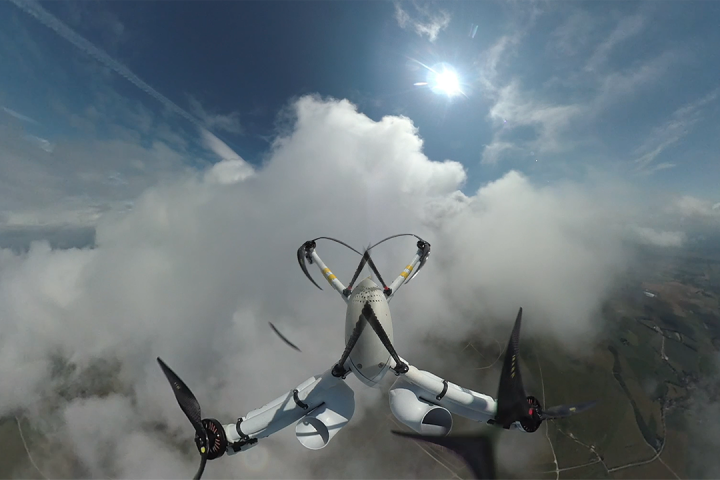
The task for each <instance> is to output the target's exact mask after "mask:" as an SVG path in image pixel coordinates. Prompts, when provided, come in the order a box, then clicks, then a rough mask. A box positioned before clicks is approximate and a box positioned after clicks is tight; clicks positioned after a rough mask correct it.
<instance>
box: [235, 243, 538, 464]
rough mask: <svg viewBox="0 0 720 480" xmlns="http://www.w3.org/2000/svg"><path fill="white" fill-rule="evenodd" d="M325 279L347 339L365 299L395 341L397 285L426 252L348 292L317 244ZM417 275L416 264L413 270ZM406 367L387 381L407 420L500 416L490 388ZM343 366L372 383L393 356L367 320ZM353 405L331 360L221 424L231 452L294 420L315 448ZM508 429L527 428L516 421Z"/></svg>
mask: <svg viewBox="0 0 720 480" xmlns="http://www.w3.org/2000/svg"><path fill="white" fill-rule="evenodd" d="M309 255H310V256H311V258H312V263H314V264H316V265H317V266H318V268H319V269H320V271H321V272H322V274H323V276H324V277H325V279H326V280H327V282H328V283H329V284H330V285H331V286H332V287H333V288H334V289H335V290H336V291H337V292H338V293H340V294H341V296H342V298H343V300H344V301H345V302H346V304H347V310H346V316H345V345H348V342H349V340H350V337H351V336H352V335H353V331H354V330H355V328H356V325H357V324H358V321H359V320H360V318H361V317H362V316H363V313H362V310H363V307H364V306H365V305H366V303H369V304H370V306H371V307H372V310H373V313H374V314H375V316H376V317H377V319H378V321H379V323H380V325H381V326H382V328H383V330H384V331H385V333H386V334H387V337H388V339H389V340H390V342H391V343H392V341H393V324H392V318H391V315H390V307H389V301H390V300H391V299H392V298H393V296H394V295H395V293H396V292H397V290H398V289H399V288H400V287H401V286H402V285H403V284H404V283H407V281H408V278H412V277H410V274H411V272H412V271H413V270H414V269H416V268H417V266H418V264H419V263H420V261H421V252H420V251H418V253H417V254H416V255H415V257H414V258H413V261H412V262H411V263H410V264H409V265H408V266H407V267H405V269H404V270H403V271H402V272H401V273H400V275H399V276H398V277H397V279H396V280H395V281H394V282H393V283H392V284H391V285H390V286H389V295H387V296H386V294H385V292H384V291H383V289H381V288H380V287H379V286H378V285H377V284H375V282H373V281H372V279H371V278H370V277H368V278H366V279H364V280H362V281H361V282H360V283H359V284H358V285H357V286H356V287H355V288H354V289H353V291H352V292H351V294H350V295H349V296H346V295H345V294H344V292H345V291H346V289H345V286H344V285H343V284H342V283H341V282H340V281H339V280H338V279H337V277H336V276H335V275H333V274H332V272H331V271H330V269H329V268H327V267H326V266H325V264H324V263H323V262H322V260H321V259H320V257H319V256H318V255H317V253H316V252H315V251H314V250H313V251H312V252H311V253H310V254H309ZM416 275H417V272H416ZM399 359H400V361H401V362H404V363H405V364H407V365H408V371H407V372H405V373H401V374H397V373H396V372H395V370H392V372H393V374H394V375H397V376H398V378H397V380H396V381H395V383H394V384H393V386H392V387H391V388H390V409H391V411H392V413H393V415H394V416H395V417H396V418H397V419H398V420H399V421H400V422H402V423H403V424H404V425H406V426H408V427H409V428H411V429H413V430H414V431H416V432H418V433H423V434H430V435H447V434H448V433H449V432H450V430H451V428H452V414H453V413H454V414H456V415H460V416H463V417H466V418H468V419H471V420H474V421H477V422H482V423H486V422H488V420H490V419H492V418H493V417H494V416H495V413H496V410H497V404H496V401H495V399H493V398H492V397H491V396H489V395H485V394H482V393H478V392H475V391H472V390H469V389H467V388H463V387H461V386H459V385H456V384H454V383H451V382H448V381H447V380H444V379H442V378H440V377H438V376H436V375H434V374H432V373H430V372H427V371H423V370H419V369H417V368H416V367H414V366H412V365H411V364H410V363H409V362H407V361H406V360H405V359H403V358H401V357H399ZM341 366H342V367H344V370H346V371H347V372H348V373H350V372H351V373H353V374H354V375H355V376H356V377H357V378H358V379H359V380H360V381H361V382H362V383H364V384H365V385H367V386H369V387H375V386H377V385H378V384H379V383H380V382H381V381H382V380H383V378H384V377H385V375H386V374H387V373H388V371H391V369H394V368H395V367H396V362H395V360H394V359H393V357H392V355H391V354H390V352H389V351H388V349H387V348H386V347H385V345H384V344H383V342H382V341H381V340H380V337H379V336H378V335H377V333H376V332H375V331H374V330H373V328H371V327H370V326H369V325H366V326H365V327H364V329H363V330H362V333H360V335H359V337H358V339H357V342H356V343H355V346H354V348H352V350H351V352H350V354H349V356H348V357H347V360H346V361H345V363H344V365H341ZM354 411H355V399H354V392H353V390H352V388H350V387H349V386H348V385H347V383H345V380H344V376H342V377H338V376H336V375H333V369H332V368H330V369H328V370H326V371H325V372H323V373H322V374H320V375H315V376H313V377H310V378H308V379H307V380H306V381H304V382H302V383H301V384H300V385H298V386H297V387H296V388H295V389H293V390H291V391H289V392H286V393H285V394H283V395H281V396H279V397H278V398H276V399H275V400H273V401H272V402H270V403H268V404H266V405H264V406H263V407H261V408H258V409H256V410H253V411H251V412H249V413H248V414H247V415H245V416H244V417H241V418H240V419H238V422H237V423H231V424H227V425H225V426H224V430H225V434H226V437H227V440H228V442H229V446H228V449H227V453H228V454H230V455H232V454H234V453H237V452H240V451H244V450H247V449H249V448H251V447H253V446H254V445H256V444H257V439H260V438H264V437H268V436H270V435H272V434H273V433H275V432H278V431H279V430H282V429H284V428H286V427H288V426H290V425H291V424H292V423H295V422H297V424H296V427H295V435H296V437H297V439H298V441H300V443H301V444H302V445H303V446H305V447H306V448H309V449H311V450H317V449H321V448H324V447H325V446H326V445H327V444H328V443H329V441H330V440H331V439H332V438H333V437H334V436H335V434H336V433H337V432H338V431H340V430H341V429H342V428H343V427H344V426H345V425H347V423H348V422H349V421H350V420H351V418H352V416H353V414H354ZM510 428H511V429H518V430H520V431H524V429H523V428H522V427H521V425H520V423H519V422H515V423H513V424H512V425H511V426H510Z"/></svg>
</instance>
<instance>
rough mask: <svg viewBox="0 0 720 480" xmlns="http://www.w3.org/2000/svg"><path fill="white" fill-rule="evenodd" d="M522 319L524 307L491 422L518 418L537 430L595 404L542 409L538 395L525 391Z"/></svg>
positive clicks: (509, 348) (512, 337)
mask: <svg viewBox="0 0 720 480" xmlns="http://www.w3.org/2000/svg"><path fill="white" fill-rule="evenodd" d="M521 322H522V308H520V310H519V311H518V314H517V318H516V319H515V326H514V327H513V330H512V334H511V335H510V341H509V342H508V346H507V350H506V351H505V361H504V362H503V367H502V372H501V373H500V385H499V387H498V396H497V412H496V414H495V418H494V419H492V420H490V421H488V423H490V424H495V425H498V426H501V427H503V428H505V429H508V428H510V425H512V424H513V423H515V422H516V421H519V422H520V425H521V426H522V428H523V429H524V430H525V431H527V432H534V431H535V430H537V429H538V428H539V427H540V424H541V423H542V422H543V421H544V420H555V419H558V418H565V417H569V416H571V415H574V414H576V413H580V412H584V411H585V410H587V409H589V408H591V407H593V406H595V404H596V403H597V402H596V401H592V402H585V403H576V404H571V405H558V406H555V407H550V408H548V409H546V410H543V408H542V405H540V402H539V401H538V399H537V398H535V397H533V396H528V395H526V394H525V389H524V388H523V384H522V376H521V375H520V368H519V364H518V355H519V345H520V324H521Z"/></svg>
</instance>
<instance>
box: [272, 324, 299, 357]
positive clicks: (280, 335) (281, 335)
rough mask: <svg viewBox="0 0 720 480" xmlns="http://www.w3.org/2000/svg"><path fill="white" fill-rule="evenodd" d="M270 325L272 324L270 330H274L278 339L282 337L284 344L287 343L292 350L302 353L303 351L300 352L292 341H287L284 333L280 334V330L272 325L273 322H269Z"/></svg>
mask: <svg viewBox="0 0 720 480" xmlns="http://www.w3.org/2000/svg"><path fill="white" fill-rule="evenodd" d="M268 323H269V324H270V328H272V329H273V332H275V334H276V335H277V336H278V337H280V339H281V340H282V341H283V342H285V343H287V344H288V345H290V347H291V348H294V349H295V350H297V351H298V352H302V350H300V349H299V348H298V346H297V345H295V344H294V343H292V342H291V341H290V340H288V339H287V337H286V336H285V335H283V334H282V333H280V330H278V329H277V328H276V327H275V325H273V324H272V322H268Z"/></svg>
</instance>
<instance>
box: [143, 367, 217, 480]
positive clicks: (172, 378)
mask: <svg viewBox="0 0 720 480" xmlns="http://www.w3.org/2000/svg"><path fill="white" fill-rule="evenodd" d="M157 361H158V363H159V364H160V368H162V371H163V373H164V374H165V376H166V377H167V379H168V381H169V382H170V385H171V386H172V389H173V392H174V393H175V398H176V399H177V402H178V404H179V405H180V408H181V409H182V411H183V412H185V415H186V416H187V418H188V420H190V423H191V424H192V426H193V428H195V446H196V447H197V449H198V451H199V452H200V467H199V468H198V471H197V473H195V476H194V477H193V479H194V480H199V479H200V477H201V476H202V474H203V472H204V471H205V464H206V463H207V461H208V460H213V459H215V458H218V457H221V456H222V455H223V454H225V449H226V448H227V438H226V437H225V430H224V429H223V427H222V425H221V424H220V422H218V421H217V420H215V419H212V418H206V419H202V414H201V412H200V404H199V403H198V401H197V398H195V395H193V393H192V392H191V391H190V389H189V388H188V386H187V385H185V382H183V381H182V380H180V377H178V376H177V375H176V374H175V372H173V371H172V370H171V369H170V367H168V366H167V365H166V364H165V362H163V361H162V360H161V359H160V357H158V358H157ZM211 440H212V441H211Z"/></svg>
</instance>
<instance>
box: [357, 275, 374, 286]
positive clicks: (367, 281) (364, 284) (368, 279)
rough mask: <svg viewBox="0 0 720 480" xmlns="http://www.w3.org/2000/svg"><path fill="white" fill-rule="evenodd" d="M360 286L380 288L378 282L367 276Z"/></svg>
mask: <svg viewBox="0 0 720 480" xmlns="http://www.w3.org/2000/svg"><path fill="white" fill-rule="evenodd" d="M358 287H363V288H378V286H377V284H376V283H375V282H373V281H372V279H371V278H370V277H367V278H366V279H364V280H363V281H362V282H360V283H358Z"/></svg>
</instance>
